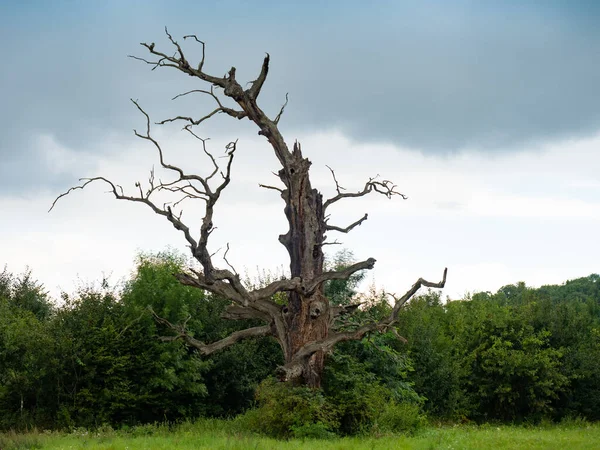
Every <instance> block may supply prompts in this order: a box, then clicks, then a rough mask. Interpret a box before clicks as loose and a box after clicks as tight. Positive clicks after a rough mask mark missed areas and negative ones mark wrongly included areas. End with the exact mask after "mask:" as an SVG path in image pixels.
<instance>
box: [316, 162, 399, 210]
mask: <svg viewBox="0 0 600 450" xmlns="http://www.w3.org/2000/svg"><path fill="white" fill-rule="evenodd" d="M329 170H331V168H330V169H329ZM331 173H332V174H333V177H334V181H335V184H336V190H337V195H336V196H334V197H332V198H330V199H329V200H327V201H326V202H325V203H323V208H324V209H327V207H328V206H330V205H332V204H333V203H335V202H337V201H339V200H341V199H343V198H354V197H363V196H365V195H367V194H369V193H371V192H373V191H375V192H377V193H378V194H382V195H385V196H386V197H387V198H392V196H394V195H398V196H400V197H402V199H403V200H406V199H407V198H408V197H407V196H406V195H404V194H402V193H400V192H398V191H396V187H397V186H396V185H395V184H394V183H392V182H391V181H390V180H381V181H379V180H377V178H378V177H379V175H378V176H376V177H374V178H369V181H367V182H366V183H365V187H364V188H363V190H362V191H359V192H341V190H342V189H344V188H342V187H341V186H340V185H339V183H338V182H337V179H336V178H335V173H334V172H333V170H331Z"/></svg>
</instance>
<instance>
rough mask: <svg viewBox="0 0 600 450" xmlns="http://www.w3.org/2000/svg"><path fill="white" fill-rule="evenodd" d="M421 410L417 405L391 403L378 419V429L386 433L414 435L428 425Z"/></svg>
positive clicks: (385, 407) (386, 405)
mask: <svg viewBox="0 0 600 450" xmlns="http://www.w3.org/2000/svg"><path fill="white" fill-rule="evenodd" d="M426 422H427V421H426V419H425V416H423V414H422V413H421V408H420V407H419V405H417V404H415V403H409V402H402V403H396V402H395V401H391V402H389V403H387V404H385V406H384V408H383V411H381V413H380V414H379V415H378V417H377V419H376V427H377V429H378V430H379V431H381V432H384V433H400V434H408V435H411V434H414V433H415V432H416V431H417V430H419V429H420V428H422V427H424V426H425V425H426Z"/></svg>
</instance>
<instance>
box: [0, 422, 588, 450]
mask: <svg viewBox="0 0 600 450" xmlns="http://www.w3.org/2000/svg"><path fill="white" fill-rule="evenodd" d="M200 448H207V449H208V448H210V449H232V450H233V449H237V450H246V449H265V450H266V449H304V448H306V449H317V450H320V449H323V450H325V449H331V450H333V449H336V450H346V449H382V450H383V449H519V450H521V449H523V450H526V449H532V450H533V449H540V450H542V449H543V450H547V449H561V450H562V449H568V450H574V449H598V448H600V425H598V424H593V425H592V424H588V423H585V422H575V423H568V424H559V425H547V426H545V425H542V426H506V425H500V426H493V425H484V426H469V425H461V426H440V427H426V428H423V429H422V430H420V431H418V432H417V433H416V434H415V435H413V436H391V435H386V436H379V437H372V436H368V437H352V438H341V439H340V438H338V439H331V440H312V439H305V440H299V439H298V440H289V441H278V440H275V439H269V438H265V437H261V436H257V435H253V434H252V433H248V432H244V431H241V430H239V429H238V427H237V426H236V424H235V422H230V421H224V420H202V421H199V422H196V423H184V424H181V425H178V426H176V427H167V426H161V425H158V426H141V427H134V428H131V429H124V430H119V431H114V430H112V429H110V428H108V429H102V430H99V431H96V432H88V431H86V430H75V431H73V432H72V433H68V434H67V433H56V432H38V431H33V432H30V433H25V434H16V433H5V434H0V449H1V450H12V449H22V450H25V449H56V450H58V449H65V450H66V449H103V450H137V449H165V450H167V449H200Z"/></svg>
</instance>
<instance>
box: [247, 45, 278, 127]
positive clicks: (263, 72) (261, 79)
mask: <svg viewBox="0 0 600 450" xmlns="http://www.w3.org/2000/svg"><path fill="white" fill-rule="evenodd" d="M270 58H271V57H270V56H269V54H268V53H267V55H266V56H265V59H264V60H263V64H262V67H261V69H260V74H259V75H258V78H257V79H256V80H254V82H253V83H252V86H250V89H248V97H249V98H251V99H252V100H256V99H257V98H258V95H259V94H260V91H261V89H262V87H263V84H265V80H266V79H267V74H268V73H269V60H270ZM275 123H277V122H275Z"/></svg>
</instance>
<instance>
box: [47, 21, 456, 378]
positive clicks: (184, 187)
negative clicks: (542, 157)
mask: <svg viewBox="0 0 600 450" xmlns="http://www.w3.org/2000/svg"><path fill="white" fill-rule="evenodd" d="M165 31H166V30H165ZM166 34H167V37H168V39H169V41H170V42H171V44H172V45H173V47H174V50H175V53H174V54H173V53H171V52H169V51H165V52H163V51H159V50H158V48H157V46H156V45H155V44H154V43H151V44H146V43H142V44H141V45H142V46H143V47H145V48H146V49H147V50H148V52H149V53H150V55H152V57H153V58H154V59H152V60H148V59H144V58H139V57H133V58H135V59H137V60H140V61H142V62H144V63H146V64H149V65H150V66H151V67H152V69H156V68H163V67H169V68H174V69H176V70H178V71H179V72H182V73H183V74H186V75H188V76H190V77H193V78H194V79H195V80H197V81H203V82H205V83H206V84H207V85H208V87H207V88H204V89H194V90H191V91H188V92H185V93H182V94H180V95H178V96H177V97H181V96H185V95H191V94H204V95H206V96H207V97H208V98H210V99H211V100H212V101H214V102H215V108H214V109H213V110H212V111H211V112H209V113H208V114H205V115H204V116H201V117H199V118H193V117H189V116H181V115H180V116H176V117H172V118H167V119H165V120H162V121H160V122H158V124H160V125H164V124H167V123H172V122H182V123H184V124H185V126H184V130H185V131H186V132H188V133H189V134H190V135H191V136H193V137H194V138H196V139H198V141H199V142H200V145H201V146H202V149H203V151H204V153H205V154H206V155H207V158H208V159H209V161H210V162H211V164H212V168H211V170H210V173H208V174H207V175H199V174H193V173H189V172H187V171H185V170H183V169H182V168H180V167H178V166H176V165H173V164H171V163H168V162H166V160H165V157H164V152H163V149H162V146H161V144H160V143H159V142H158V141H157V140H156V139H155V138H154V137H153V136H152V135H151V125H150V124H151V121H150V117H149V115H148V114H147V113H146V112H145V111H144V110H143V109H142V107H141V106H140V105H139V103H138V102H137V101H134V100H132V102H133V104H134V105H135V106H136V107H137V109H138V110H139V111H140V112H141V113H142V114H143V116H144V117H145V119H146V126H145V130H144V131H143V132H138V131H135V135H136V136H137V137H139V138H141V139H143V140H145V141H147V142H148V143H150V144H151V145H153V146H154V148H155V149H156V150H157V151H158V155H159V159H160V164H161V168H162V169H165V170H166V171H168V172H170V173H171V174H172V175H174V177H173V178H172V179H171V180H170V181H162V180H160V179H156V178H155V176H154V172H153V171H152V172H151V175H150V179H149V183H148V185H147V186H146V187H142V185H141V183H139V182H137V183H136V188H137V190H138V193H136V194H126V193H125V192H124V190H123V189H122V188H121V187H120V186H119V185H117V184H115V183H113V182H112V181H110V180H108V179H107V178H105V177H102V176H96V177H93V178H84V179H82V181H83V184H81V185H79V186H76V187H73V188H71V189H69V190H68V191H67V192H65V193H64V194H62V195H60V196H59V197H58V198H57V199H56V200H58V199H59V198H61V197H63V196H65V195H67V194H68V193H69V192H71V191H72V190H74V189H82V188H84V187H86V186H87V185H89V184H90V183H93V182H95V181H100V182H103V183H106V184H108V185H109V187H110V188H111V191H112V194H114V196H115V197H116V198H117V199H119V200H127V201H131V202H136V203H142V204H144V205H146V206H148V207H149V208H150V209H152V211H154V212H155V213H156V214H158V215H160V216H163V217H164V218H165V219H166V220H168V221H169V222H170V223H171V224H172V225H173V226H174V227H175V228H176V229H177V230H179V231H181V232H182V233H183V235H184V237H185V239H186V241H187V243H188V245H189V247H190V249H191V253H192V255H193V257H194V258H195V259H196V260H197V261H198V262H199V263H200V264H201V266H202V269H201V270H195V269H192V268H190V269H189V271H186V272H182V273H178V274H177V275H176V276H177V278H178V279H179V281H180V282H181V283H183V284H185V285H188V286H193V287H197V288H200V289H204V290H207V291H209V292H212V293H213V294H215V295H217V296H219V297H222V298H226V299H228V300H229V301H230V302H231V305H230V306H229V308H228V309H227V311H226V316H227V317H228V318H231V319H237V320H239V319H241V320H247V319H259V320H260V321H261V322H262V323H263V324H262V325H258V326H253V327H251V328H248V329H244V330H240V331H235V332H233V333H232V334H231V335H229V336H227V337H225V338H222V339H220V340H217V341H215V342H212V343H205V342H202V341H200V340H198V339H196V338H194V337H192V336H191V335H190V333H188V330H187V329H186V327H185V324H176V323H172V322H171V321H169V320H167V319H165V318H162V317H160V316H158V315H157V316H156V320H157V321H159V322H160V323H162V324H164V325H165V326H168V327H169V328H171V329H172V330H173V331H174V332H175V335H174V336H173V338H176V339H182V340H183V341H185V342H186V343H187V344H188V345H190V346H192V347H194V348H196V349H197V350H198V351H199V352H200V353H201V354H203V355H210V354H212V353H214V352H215V351H218V350H221V349H223V348H225V347H228V346H230V345H231V344H233V343H235V342H238V341H240V340H242V339H245V338H248V337H257V336H273V337H275V339H276V340H277V341H278V342H279V345H280V346H281V349H282V351H283V355H284V364H283V366H282V367H281V370H280V374H281V377H282V378H283V379H285V380H294V381H295V382H299V383H304V384H307V385H309V386H313V387H316V386H319V385H320V384H321V378H322V372H323V364H324V355H325V353H326V352H328V351H329V350H331V349H332V348H333V347H334V346H335V345H336V344H338V343H340V342H343V341H348V340H357V339H361V338H362V337H363V336H365V335H366V334H367V333H370V332H375V331H383V330H387V329H388V328H390V327H391V326H392V325H393V324H394V323H395V322H396V320H397V318H398V312H399V310H400V308H401V307H402V306H403V305H404V303H406V302H407V301H408V300H409V299H410V298H411V297H412V296H413V295H414V294H415V293H416V292H417V291H418V290H419V288H420V287H421V286H428V287H437V288H441V287H443V286H444V284H445V280H446V271H444V275H443V279H442V281H441V282H439V283H432V282H429V281H426V280H424V279H422V278H419V279H418V280H417V281H416V282H415V284H414V285H413V286H412V287H411V288H410V289H409V290H408V292H406V294H404V295H402V296H399V297H394V306H393V308H392V309H391V311H390V313H389V315H388V316H386V317H384V318H382V319H381V320H379V321H377V322H369V323H365V324H363V325H362V326H360V327H357V328H354V329H351V330H338V329H336V326H335V323H336V316H338V315H340V314H345V313H348V312H349V311H347V310H345V309H344V308H331V305H330V301H329V299H328V298H327V297H326V296H325V294H324V283H327V282H331V281H334V280H346V279H348V278H350V277H352V275H353V274H356V273H357V272H359V271H361V270H364V269H371V268H373V266H374V264H375V259H373V258H368V259H366V260H364V261H360V262H357V263H355V264H352V265H351V266H348V267H345V268H344V269H341V270H329V271H327V270H324V265H323V264H324V254H323V246H324V245H326V244H327V243H328V242H327V241H326V233H328V232H339V233H348V232H350V231H351V230H352V229H354V228H356V227H357V226H359V225H361V224H362V223H363V222H364V221H365V220H367V214H364V215H363V216H362V217H360V218H359V219H358V220H356V221H355V222H353V223H351V224H350V225H348V226H336V225H333V224H330V223H329V213H330V207H332V206H333V205H334V204H336V203H337V202H339V201H341V200H345V199H349V198H355V197H362V196H365V195H367V194H370V193H377V194H382V195H384V196H386V197H388V198H391V197H394V196H400V197H402V198H406V197H405V196H404V195H403V194H401V193H400V192H398V191H397V190H396V185H394V184H393V183H392V182H391V181H389V180H387V179H380V178H379V177H374V178H369V179H368V181H367V182H366V183H365V184H364V186H363V187H362V189H361V190H359V191H357V192H346V191H345V190H344V188H342V187H341V186H340V184H339V183H338V180H337V178H336V176H335V173H334V172H333V170H332V171H331V172H332V176H333V180H334V182H335V187H336V191H337V194H336V195H335V196H333V197H332V198H329V199H327V200H324V199H323V196H322V195H321V193H320V192H319V191H317V190H316V189H314V188H313V187H312V185H311V181H310V177H309V169H310V166H311V162H310V161H309V160H308V159H307V158H305V157H304V156H303V154H302V150H301V147H300V144H299V143H298V142H295V143H294V145H293V146H292V148H291V149H290V147H289V146H288V144H287V143H286V141H285V139H284V137H283V136H282V134H281V132H280V130H279V128H278V124H279V121H280V119H281V117H282V114H283V112H284V109H285V106H286V105H287V98H286V102H285V104H284V105H283V106H282V107H281V110H280V111H279V113H278V114H277V115H276V116H275V118H274V119H271V118H269V117H268V116H267V114H266V113H265V112H264V111H263V110H262V109H261V108H260V107H259V106H258V103H257V100H258V97H259V95H260V93H261V90H262V88H263V85H264V83H265V80H266V79H267V74H268V72H269V62H270V58H269V55H268V54H267V55H266V57H265V58H264V61H263V63H262V68H261V70H260V73H259V74H258V77H257V78H256V79H255V80H254V81H252V82H250V83H248V84H244V83H240V82H239V81H238V80H237V79H236V69H235V67H232V68H231V69H230V70H229V72H228V73H227V74H226V75H224V76H214V75H211V74H209V73H207V72H206V71H205V69H204V62H205V53H204V50H205V45H204V42H202V41H200V40H199V39H198V38H197V37H196V36H195V35H188V36H184V39H190V40H192V41H194V42H196V43H198V44H199V45H200V46H201V49H202V58H201V60H200V62H199V63H198V64H192V63H191V62H190V61H189V60H188V59H187V57H186V55H185V54H184V51H183V49H182V47H181V46H180V44H179V43H178V42H177V41H176V40H174V39H173V37H172V36H171V35H170V34H169V33H168V31H166ZM244 86H248V87H246V88H244ZM223 97H225V98H223ZM225 99H228V100H229V101H233V104H235V105H237V106H236V107H230V106H226V103H225ZM217 114H223V115H226V116H229V117H232V118H234V119H238V120H241V119H248V120H250V121H251V122H253V123H254V124H255V125H256V126H257V128H258V130H259V131H258V134H259V135H261V136H264V137H265V138H266V139H267V141H268V143H269V145H270V146H271V147H272V149H273V151H274V153H275V156H276V157H277V159H278V161H279V163H280V165H281V168H280V170H279V171H278V172H277V176H278V177H279V179H280V181H281V183H282V186H280V187H278V186H268V185H261V186H262V187H264V188H267V189H271V190H274V191H277V192H279V194H280V195H281V198H282V200H283V201H284V203H285V208H284V211H285V215H286V219H287V221H288V224H289V230H288V231H287V232H285V233H284V234H281V235H280V236H279V241H280V242H281V244H282V245H283V246H284V247H285V248H286V250H287V252H288V254H289V258H290V272H291V278H289V279H280V280H275V281H273V282H272V283H270V284H269V285H267V286H264V287H261V288H258V289H248V288H247V287H246V286H245V285H244V283H242V281H241V279H240V276H239V275H238V273H237V272H236V271H235V269H234V268H233V267H231V265H229V263H227V264H228V265H229V268H228V269H221V268H217V267H215V265H214V261H213V253H212V252H211V251H210V250H209V247H208V243H209V238H210V235H211V233H212V232H213V231H214V229H215V222H214V220H215V217H214V213H215V206H216V204H217V202H218V200H219V198H220V197H221V194H222V192H223V190H224V189H225V188H226V187H227V186H228V185H229V183H230V181H231V167H232V163H233V159H234V156H235V153H236V151H237V141H233V142H230V143H229V144H228V145H227V146H226V163H225V166H224V167H220V166H219V164H218V163H217V160H216V158H215V157H214V156H213V155H212V154H211V153H210V152H209V150H208V148H207V140H206V139H203V138H201V137H200V136H198V135H197V134H196V132H195V131H194V130H195V129H194V127H195V126H197V125H200V124H201V123H203V122H205V121H206V120H208V119H209V118H211V117H213V116H214V115H217ZM160 193H171V194H174V195H175V196H177V198H175V199H174V200H173V201H171V202H170V203H164V202H163V201H160V200H159V199H158V198H157V197H159V196H160V195H157V194H160ZM56 200H55V202H54V203H53V205H52V207H51V208H50V209H52V208H53V207H54V205H55V204H56ZM186 200H201V201H203V202H204V203H205V213H204V217H203V219H202V223H201V225H200V227H199V228H200V233H199V236H194V233H193V232H192V231H191V230H192V228H190V227H189V226H188V225H187V224H185V223H184V222H183V220H182V210H181V202H182V201H186ZM224 259H225V262H227V252H225V255H224ZM278 293H284V294H285V296H286V301H285V304H283V305H282V304H279V303H278V302H275V301H273V297H274V296H275V295H276V294H278Z"/></svg>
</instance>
